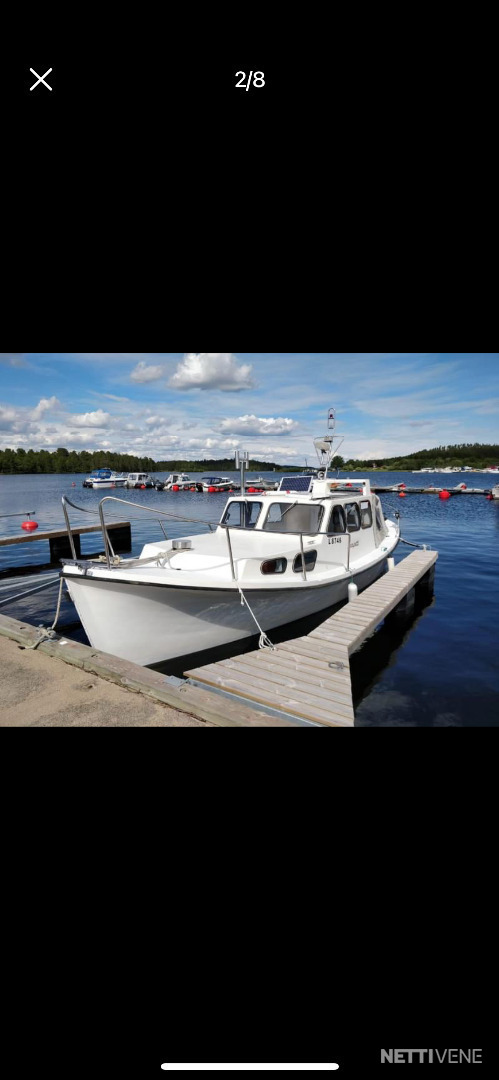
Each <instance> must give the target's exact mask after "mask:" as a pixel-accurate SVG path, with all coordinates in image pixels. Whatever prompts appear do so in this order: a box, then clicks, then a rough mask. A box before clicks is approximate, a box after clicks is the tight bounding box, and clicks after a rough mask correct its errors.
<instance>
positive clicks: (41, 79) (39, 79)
mask: <svg viewBox="0 0 499 1080" xmlns="http://www.w3.org/2000/svg"><path fill="white" fill-rule="evenodd" d="M29 70H30V71H31V72H32V74H33V75H36V78H37V81H36V82H35V83H33V86H30V90H34V89H35V86H38V85H39V83H43V85H44V86H46V87H47V90H52V87H51V86H49V84H48V83H46V82H45V76H46V75H50V72H51V71H52V70H53V68H49V69H48V71H46V72H45V74H44V75H39V74H38V72H37V71H34V70H33V68H30V69H29Z"/></svg>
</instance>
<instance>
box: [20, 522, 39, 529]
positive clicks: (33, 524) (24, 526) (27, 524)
mask: <svg viewBox="0 0 499 1080" xmlns="http://www.w3.org/2000/svg"><path fill="white" fill-rule="evenodd" d="M37 528H38V522H37V521H23V523H22V525H21V529H25V530H26V532H34V530H35V529H37Z"/></svg>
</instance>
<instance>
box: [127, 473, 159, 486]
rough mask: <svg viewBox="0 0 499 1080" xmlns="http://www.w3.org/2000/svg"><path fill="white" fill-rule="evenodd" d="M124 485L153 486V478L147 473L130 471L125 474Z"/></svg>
mask: <svg viewBox="0 0 499 1080" xmlns="http://www.w3.org/2000/svg"><path fill="white" fill-rule="evenodd" d="M125 485H126V487H128V488H152V487H154V480H153V479H152V476H149V473H142V472H132V473H128V474H127V476H126V479H125Z"/></svg>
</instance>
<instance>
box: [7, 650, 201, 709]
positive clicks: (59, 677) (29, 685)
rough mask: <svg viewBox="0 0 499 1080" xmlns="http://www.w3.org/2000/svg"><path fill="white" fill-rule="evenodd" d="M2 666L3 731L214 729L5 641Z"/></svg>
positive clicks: (136, 694) (81, 669) (60, 661)
mask: <svg viewBox="0 0 499 1080" xmlns="http://www.w3.org/2000/svg"><path fill="white" fill-rule="evenodd" d="M0 665H1V668H2V704H1V708H0V727H207V726H210V725H207V724H206V723H203V722H202V721H201V720H195V719H194V717H193V716H189V715H186V713H181V712H179V711H178V710H176V709H172V708H170V707H169V706H168V705H162V704H161V703H160V702H158V701H154V700H153V699H152V698H150V697H146V696H145V695H143V694H140V693H132V692H131V691H130V690H126V689H125V688H124V687H121V686H117V685H116V683H114V682H108V681H107V680H106V679H102V678H100V677H99V676H98V675H95V674H92V673H90V672H88V671H85V670H84V669H83V668H78V667H75V666H74V665H70V664H65V663H64V661H63V660H58V659H57V658H56V657H54V656H47V655H46V654H45V653H42V652H40V651H39V648H38V649H35V650H33V649H30V650H27V649H26V648H24V647H23V646H22V645H20V644H19V643H18V642H17V641H12V640H11V639H9V638H7V637H3V636H0Z"/></svg>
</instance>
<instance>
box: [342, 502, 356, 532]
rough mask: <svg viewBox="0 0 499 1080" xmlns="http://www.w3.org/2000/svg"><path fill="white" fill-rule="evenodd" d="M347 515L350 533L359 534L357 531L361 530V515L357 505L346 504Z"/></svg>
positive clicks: (353, 503) (354, 503)
mask: <svg viewBox="0 0 499 1080" xmlns="http://www.w3.org/2000/svg"><path fill="white" fill-rule="evenodd" d="M345 514H346V517H347V529H348V531H349V532H357V530H358V529H360V514H359V508H358V506H357V503H356V502H352V503H345Z"/></svg>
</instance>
